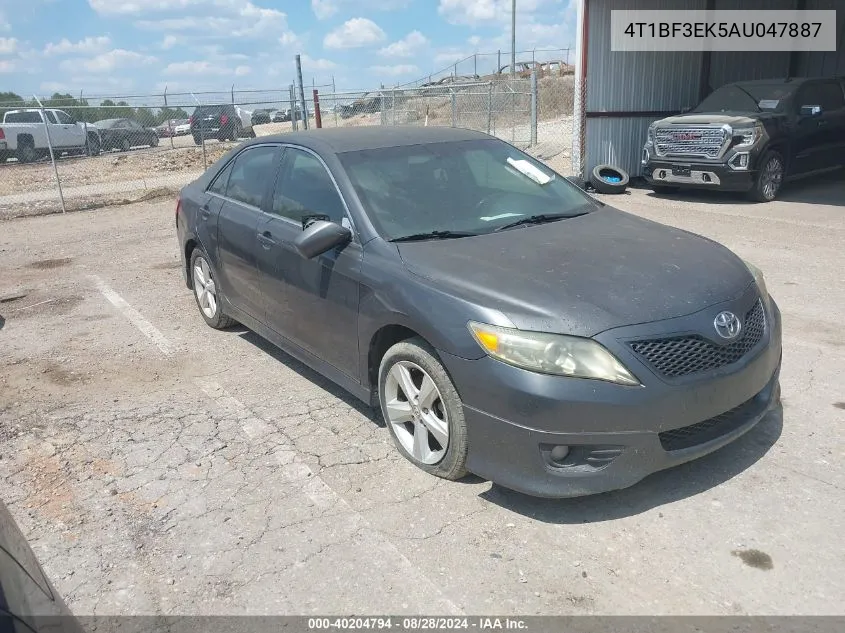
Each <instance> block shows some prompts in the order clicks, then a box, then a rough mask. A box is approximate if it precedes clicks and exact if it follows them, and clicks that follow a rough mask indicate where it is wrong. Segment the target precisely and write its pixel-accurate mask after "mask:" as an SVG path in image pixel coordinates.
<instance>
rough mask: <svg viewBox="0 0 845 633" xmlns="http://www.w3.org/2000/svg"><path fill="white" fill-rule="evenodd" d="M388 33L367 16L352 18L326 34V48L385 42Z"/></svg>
mask: <svg viewBox="0 0 845 633" xmlns="http://www.w3.org/2000/svg"><path fill="white" fill-rule="evenodd" d="M386 37H387V35H385V33H384V31H382V30H381V27H380V26H379V25H378V24H376V23H375V22H373V21H372V20H368V19H367V18H352V19H351V20H347V21H346V22H344V23H343V25H342V26H340V27H338V28H336V29H335V30H334V31H332V32H331V33H329V34H328V35H326V37H325V39H324V40H323V46H325V47H326V48H359V47H361V46H368V45H371V44H378V43H379V42H383V41H384V40H385V38H386Z"/></svg>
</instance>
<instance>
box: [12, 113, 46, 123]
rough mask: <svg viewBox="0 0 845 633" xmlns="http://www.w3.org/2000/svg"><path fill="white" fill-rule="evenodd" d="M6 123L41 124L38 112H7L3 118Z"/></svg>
mask: <svg viewBox="0 0 845 633" xmlns="http://www.w3.org/2000/svg"><path fill="white" fill-rule="evenodd" d="M4 121H5V122H6V123H41V114H40V113H39V112H9V113H8V114H7V115H6V116H5V117H4Z"/></svg>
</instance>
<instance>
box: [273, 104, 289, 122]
mask: <svg viewBox="0 0 845 633" xmlns="http://www.w3.org/2000/svg"><path fill="white" fill-rule="evenodd" d="M272 121H273V123H284V122H285V121H290V108H287V109H284V108H283V109H281V110H275V111H274V112H273V116H272Z"/></svg>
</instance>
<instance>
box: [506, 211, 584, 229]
mask: <svg viewBox="0 0 845 633" xmlns="http://www.w3.org/2000/svg"><path fill="white" fill-rule="evenodd" d="M587 213H589V212H588V211H581V212H578V213H539V214H537V215H529V216H528V217H527V218H521V219H519V220H516V221H514V222H509V223H508V224H503V225H502V226H499V227H497V228H495V229H494V232H496V231H504V230H505V229H512V228H514V227H517V226H522V225H523V224H545V223H546V222H556V221H557V220H564V219H567V218H577V217H578V216H580V215H586V214H587Z"/></svg>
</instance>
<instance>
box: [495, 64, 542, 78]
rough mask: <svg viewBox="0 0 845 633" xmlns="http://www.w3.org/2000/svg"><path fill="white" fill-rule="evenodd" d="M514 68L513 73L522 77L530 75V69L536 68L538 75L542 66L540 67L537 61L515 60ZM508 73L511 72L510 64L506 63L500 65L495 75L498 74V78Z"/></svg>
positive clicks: (508, 74)
mask: <svg viewBox="0 0 845 633" xmlns="http://www.w3.org/2000/svg"><path fill="white" fill-rule="evenodd" d="M515 69H516V70H515V72H514V74H515V75H516V76H517V77H522V78H525V77H530V76H531V71H532V70H536V71H537V74H538V75H539V74H540V73H541V71H542V68H541V66H540V63H539V62H516V65H515ZM510 74H511V65H510V64H507V65H506V66H502V67H501V68H500V69H499V70H498V72H496V75H498V76H499V77H500V78H501V77H509V76H510Z"/></svg>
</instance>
